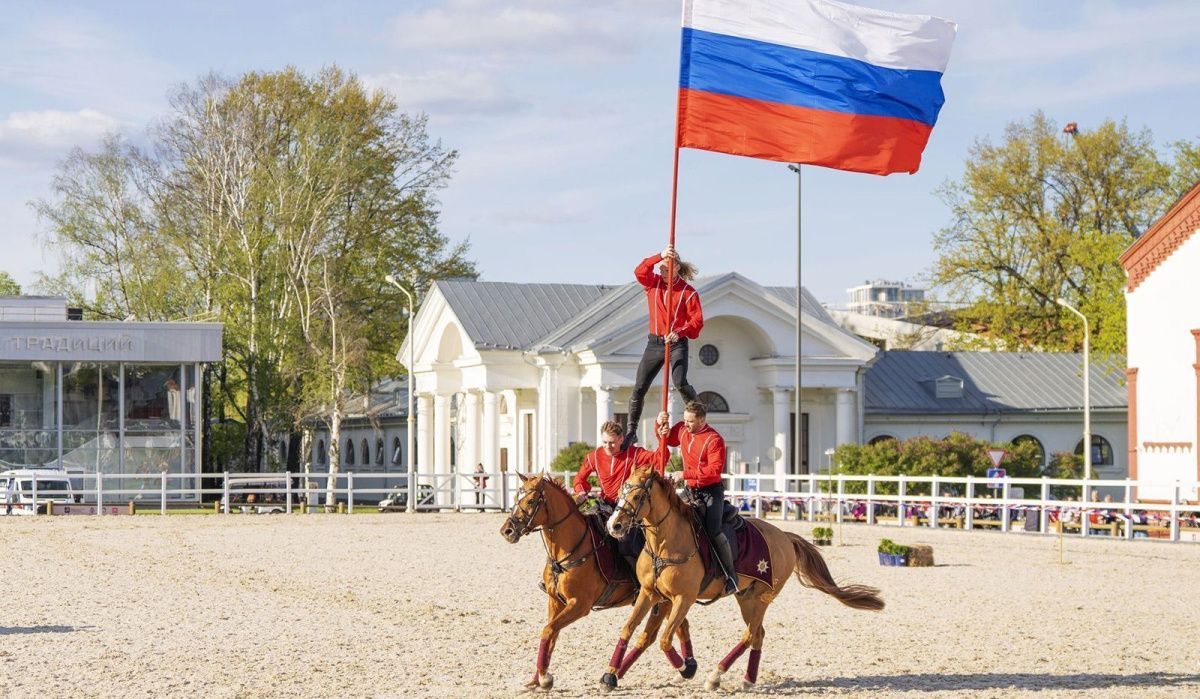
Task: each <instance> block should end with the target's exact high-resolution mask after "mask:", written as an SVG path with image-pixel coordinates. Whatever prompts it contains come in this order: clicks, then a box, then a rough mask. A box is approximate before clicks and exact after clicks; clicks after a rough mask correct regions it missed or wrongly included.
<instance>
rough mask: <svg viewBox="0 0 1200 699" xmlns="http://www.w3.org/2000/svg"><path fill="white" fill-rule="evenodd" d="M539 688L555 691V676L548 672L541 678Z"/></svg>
mask: <svg viewBox="0 0 1200 699" xmlns="http://www.w3.org/2000/svg"><path fill="white" fill-rule="evenodd" d="M538 686H539V687H541V688H542V689H546V690H550V689H554V675H551V674H550V673H549V672H547V673H546V674H544V675H542V676H541V677H539V678H538Z"/></svg>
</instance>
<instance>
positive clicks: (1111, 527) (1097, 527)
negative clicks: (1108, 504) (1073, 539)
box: [1054, 520, 1137, 536]
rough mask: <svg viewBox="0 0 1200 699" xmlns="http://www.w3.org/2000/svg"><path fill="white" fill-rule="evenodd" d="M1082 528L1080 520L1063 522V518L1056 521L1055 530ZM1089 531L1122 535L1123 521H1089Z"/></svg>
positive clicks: (1059, 531)
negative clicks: (1103, 522)
mask: <svg viewBox="0 0 1200 699" xmlns="http://www.w3.org/2000/svg"><path fill="white" fill-rule="evenodd" d="M1135 526H1137V525H1135ZM1082 528H1083V527H1082V525H1081V524H1080V523H1079V522H1063V521H1062V520H1059V521H1057V522H1055V523H1054V531H1055V532H1057V533H1059V534H1061V533H1063V530H1067V531H1071V530H1074V531H1079V530H1080V529H1082ZM1088 531H1090V532H1102V531H1107V532H1108V534H1109V536H1120V535H1121V523H1120V522H1109V523H1108V524H1093V523H1092V522H1088ZM1135 531H1136V530H1135Z"/></svg>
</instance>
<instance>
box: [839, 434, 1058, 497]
mask: <svg viewBox="0 0 1200 699" xmlns="http://www.w3.org/2000/svg"><path fill="white" fill-rule="evenodd" d="M989 449H1004V450H1005V452H1006V456H1005V459H1004V468H1005V470H1006V471H1007V473H1008V475H1009V476H1013V477H1015V478H1031V477H1035V476H1039V475H1041V455H1040V454H1039V453H1038V449H1037V446H1036V445H1035V444H1033V443H1032V442H1022V443H1020V444H1011V443H1008V442H989V441H987V440H982V439H976V438H974V437H972V436H970V435H968V434H965V433H963V432H952V433H951V434H950V435H949V436H947V437H946V438H945V439H933V438H931V437H925V436H921V437H913V438H911V439H906V440H904V441H899V440H895V439H885V440H881V441H879V442H876V443H874V444H843V445H841V446H839V447H838V448H837V451H836V452H835V453H834V462H835V464H836V468H835V469H834V471H835V473H844V474H847V475H857V476H866V475H877V476H897V475H901V474H903V475H908V476H947V477H954V478H962V477H965V476H975V477H977V478H983V477H986V476H987V471H988V469H989V468H991V467H992V461H991V459H990V458H989V457H988V450H989ZM846 488H847V491H848V492H858V493H861V492H865V491H866V488H865V487H864V484H862V483H847V484H846ZM876 492H879V493H881V494H895V492H896V486H895V484H892V483H878V484H876ZM908 492H909V493H910V494H913V495H925V494H928V492H929V486H928V484H924V483H921V484H917V483H914V484H912V486H911V487H910V488H909V491H908Z"/></svg>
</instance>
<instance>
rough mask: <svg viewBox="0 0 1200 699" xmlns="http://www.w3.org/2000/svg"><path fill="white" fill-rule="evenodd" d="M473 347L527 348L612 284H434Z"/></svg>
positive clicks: (461, 281) (592, 300)
mask: <svg viewBox="0 0 1200 699" xmlns="http://www.w3.org/2000/svg"><path fill="white" fill-rule="evenodd" d="M434 284H435V285H436V286H437V288H438V290H439V291H441V292H442V295H443V296H445V297H446V301H447V302H448V303H449V304H450V308H451V309H453V311H454V314H455V315H456V316H457V317H458V319H459V321H461V322H462V325H463V329H464V330H465V331H466V332H467V335H468V336H470V338H471V340H472V341H474V343H475V346H476V347H480V348H485V349H527V348H529V347H530V346H532V345H533V344H534V343H536V342H537V341H538V340H540V339H541V338H543V337H546V336H547V335H549V334H550V333H552V332H554V331H556V330H558V329H559V328H560V327H561V326H563V325H564V324H566V323H567V322H568V321H570V320H571V319H572V318H574V317H576V316H577V315H579V314H580V313H581V312H582V311H583V310H584V309H586V308H587V307H588V306H589V305H591V304H592V303H593V302H595V301H596V300H597V299H598V298H600V297H601V296H603V295H604V294H605V293H607V292H608V291H610V290H611V289H612V288H613V287H610V286H604V285H602V284H516V283H510V282H478V281H471V280H458V279H455V280H440V281H437V282H434Z"/></svg>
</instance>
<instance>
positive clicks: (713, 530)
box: [658, 400, 738, 595]
mask: <svg viewBox="0 0 1200 699" xmlns="http://www.w3.org/2000/svg"><path fill="white" fill-rule="evenodd" d="M666 415H667V414H666V413H660V414H659V416H658V418H659V420H660V421H662V420H665V419H667V418H666ZM667 446H671V447H679V451H680V456H681V457H682V458H683V480H684V481H685V482H686V483H687V484H688V487H689V488H691V489H692V490H693V491H694V492H695V493H696V499H697V500H699V501H700V502H701V503H703V505H704V515H703V517H704V530H705V531H706V532H708V538H709V540H710V541H712V544H713V550H714V551H716V552H717V557H718V558H719V559H721V567H722V568H723V569H724V570H725V594H727V595H728V594H732V593H734V592H737V586H738V584H737V572H736V571H735V570H734V567H733V551H732V550H731V549H730V546H729V540H728V539H727V538H725V532H724V531H723V530H722V525H723V523H722V518H723V515H724V514H725V484H724V483H723V482H722V481H721V475H722V474H723V473H724V471H725V439H724V438H723V437H721V435H720V434H719V433H718V432H717V431H716V430H714V429H713V428H712V426H711V425H709V424H708V407H707V406H705V405H704V403H701V402H700V401H698V400H693V401H690V402H689V403H688V404H687V406H686V407H684V409H683V421H682V422H679V423H677V424H676V425H675V426H674V427H672V428H671V431H670V433H669V434H668V435H667Z"/></svg>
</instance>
